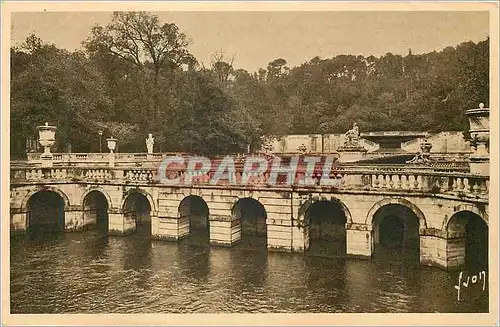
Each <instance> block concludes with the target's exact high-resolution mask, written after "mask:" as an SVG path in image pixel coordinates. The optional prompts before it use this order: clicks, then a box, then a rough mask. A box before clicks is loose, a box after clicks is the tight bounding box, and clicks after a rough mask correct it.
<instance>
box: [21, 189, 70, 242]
mask: <svg viewBox="0 0 500 327" xmlns="http://www.w3.org/2000/svg"><path fill="white" fill-rule="evenodd" d="M27 209H28V231H29V232H30V233H36V234H38V233H47V232H48V233H52V232H60V231H63V230H64V199H63V198H62V197H61V196H60V195H59V194H57V193H56V192H52V191H39V192H37V193H35V194H33V195H32V196H31V197H30V199H29V200H28V204H27Z"/></svg>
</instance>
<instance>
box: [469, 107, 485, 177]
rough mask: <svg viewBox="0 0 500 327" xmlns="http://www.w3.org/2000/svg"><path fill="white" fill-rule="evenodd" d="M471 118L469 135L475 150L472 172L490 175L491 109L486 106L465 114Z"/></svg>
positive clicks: (471, 161)
mask: <svg viewBox="0 0 500 327" xmlns="http://www.w3.org/2000/svg"><path fill="white" fill-rule="evenodd" d="M465 114H466V115H467V116H468V117H469V125H470V129H469V133H470V136H471V139H472V142H471V143H472V144H473V146H474V148H475V151H474V153H473V154H472V155H471V156H470V170H471V173H473V174H478V175H489V173H490V172H489V170H490V109H489V108H485V107H484V104H483V103H481V104H479V108H477V109H470V110H467V111H466V112H465Z"/></svg>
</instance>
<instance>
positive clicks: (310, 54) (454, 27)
mask: <svg viewBox="0 0 500 327" xmlns="http://www.w3.org/2000/svg"><path fill="white" fill-rule="evenodd" d="M154 14H157V15H158V17H159V19H160V22H162V23H163V22H169V23H175V24H176V25H177V26H178V27H179V28H180V30H181V31H182V32H183V33H185V34H186V35H187V36H188V37H189V39H190V40H191V44H190V45H189V49H190V51H191V53H192V54H193V55H194V56H195V57H196V58H197V59H198V61H200V62H203V63H204V64H205V65H206V66H207V65H208V64H209V63H210V58H211V56H212V55H213V54H214V53H219V52H221V51H222V52H223V53H224V54H225V55H226V56H227V57H228V58H231V57H234V62H233V65H234V67H235V68H236V69H238V68H244V69H246V70H248V71H250V72H254V71H256V70H258V69H259V68H266V67H267V64H268V63H269V62H271V61H273V60H274V59H277V58H283V59H285V60H286V61H287V63H288V66H289V67H293V66H298V65H300V64H302V63H304V62H306V61H308V60H310V59H312V58H314V57H315V56H320V57H321V58H331V57H333V56H336V55H339V54H353V55H364V56H369V55H374V56H381V55H383V54H385V53H387V52H391V53H393V54H401V55H406V54H407V53H408V50H409V49H411V51H412V53H413V54H418V53H425V52H431V51H434V50H436V51H439V50H441V49H443V48H445V47H447V46H455V45H458V44H460V43H461V42H465V41H474V42H478V41H481V40H484V39H485V38H486V37H487V36H488V35H489V24H488V19H489V17H488V12H470V11H467V12H466V11H461V12H460V11H455V12H450V11H446V12H445V11H439V12H436V11H434V12H432V11H413V12H401V11H399V12H394V11H392V12H389V11H386V12H373V11H364V12H361V11H359V12H355V11H344V12H339V11H326V12H317V11H316V12H304V11H296V12H290V11H288V12H284V11H278V12H272V11H271V12H270V11H267V12H249V11H245V12H227V11H219V12H214V11H211V12H193V11H189V12H179V11H173V12H154ZM110 19H111V12H24V13H13V14H12V21H11V41H12V44H18V43H21V42H23V41H24V39H25V38H26V37H27V36H28V35H29V34H30V33H32V32H34V33H35V34H36V35H37V36H38V37H40V38H41V39H42V40H44V41H45V42H49V43H54V44H56V45H57V46H58V47H60V48H66V49H68V50H75V49H78V48H81V42H82V41H83V40H84V39H85V38H87V37H88V36H89V34H90V30H91V28H92V27H93V26H94V25H96V24H101V25H106V24H107V23H108V22H109V21H110Z"/></svg>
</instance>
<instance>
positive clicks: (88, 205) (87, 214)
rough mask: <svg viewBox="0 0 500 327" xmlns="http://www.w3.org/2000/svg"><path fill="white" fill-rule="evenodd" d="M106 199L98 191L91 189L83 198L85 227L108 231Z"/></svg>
mask: <svg viewBox="0 0 500 327" xmlns="http://www.w3.org/2000/svg"><path fill="white" fill-rule="evenodd" d="M108 208H109V205H108V200H107V199H106V197H105V196H104V194H102V193H101V192H100V191H91V192H89V193H88V194H87V195H86V196H85V198H84V199H83V223H84V225H85V229H98V230H100V231H103V232H107V231H108Z"/></svg>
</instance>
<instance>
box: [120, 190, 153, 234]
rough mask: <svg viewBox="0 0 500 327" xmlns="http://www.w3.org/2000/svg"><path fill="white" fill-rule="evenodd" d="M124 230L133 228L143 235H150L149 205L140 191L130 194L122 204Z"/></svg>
mask: <svg viewBox="0 0 500 327" xmlns="http://www.w3.org/2000/svg"><path fill="white" fill-rule="evenodd" d="M123 217H124V224H125V226H124V230H132V229H135V230H136V231H137V232H138V233H140V234H141V235H144V236H149V237H150V236H151V205H150V204H149V201H148V198H147V197H146V196H145V195H144V194H142V193H138V192H137V193H132V194H130V195H129V196H128V197H127V199H126V200H125V203H124V204H123Z"/></svg>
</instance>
